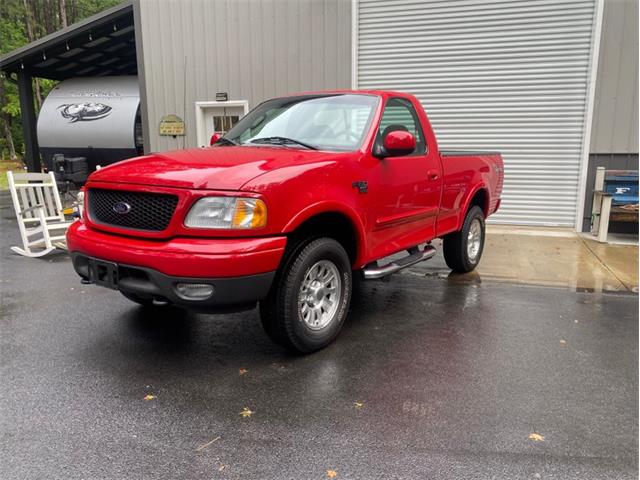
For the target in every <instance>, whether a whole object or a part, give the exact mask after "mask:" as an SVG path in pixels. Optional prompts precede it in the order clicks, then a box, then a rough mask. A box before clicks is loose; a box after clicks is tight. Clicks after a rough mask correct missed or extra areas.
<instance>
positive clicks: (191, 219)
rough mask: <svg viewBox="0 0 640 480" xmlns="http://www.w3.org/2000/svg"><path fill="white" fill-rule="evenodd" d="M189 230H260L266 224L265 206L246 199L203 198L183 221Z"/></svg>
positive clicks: (255, 200)
mask: <svg viewBox="0 0 640 480" xmlns="http://www.w3.org/2000/svg"><path fill="white" fill-rule="evenodd" d="M184 224H185V226H187V227H191V228H226V229H231V228H240V229H250V228H262V227H264V226H265V225H266V224H267V206H266V205H265V204H264V202H263V201H262V200H259V199H257V198H246V197H205V198H201V199H200V200H198V201H197V202H196V203H195V204H194V205H193V206H192V207H191V210H189V213H188V214H187V218H186V219H185V221H184Z"/></svg>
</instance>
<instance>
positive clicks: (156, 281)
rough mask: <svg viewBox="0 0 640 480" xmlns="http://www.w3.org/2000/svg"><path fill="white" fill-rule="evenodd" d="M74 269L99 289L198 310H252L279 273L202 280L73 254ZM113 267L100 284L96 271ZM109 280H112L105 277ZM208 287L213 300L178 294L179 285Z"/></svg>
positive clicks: (210, 297) (265, 294)
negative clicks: (177, 286)
mask: <svg viewBox="0 0 640 480" xmlns="http://www.w3.org/2000/svg"><path fill="white" fill-rule="evenodd" d="M71 258H72V260H73V267H74V268H75V270H76V272H77V273H78V275H80V276H81V277H82V278H83V279H85V280H89V281H91V282H92V283H93V282H95V283H97V284H99V285H103V286H106V287H110V288H113V289H115V290H120V291H123V292H127V293H133V294H135V295H137V296H139V297H142V298H145V299H152V300H157V301H161V302H169V303H171V304H174V305H182V306H185V307H192V308H196V309H207V308H211V309H218V308H221V309H224V308H231V307H239V309H242V308H251V307H253V306H254V305H255V303H256V301H258V300H262V299H264V298H265V297H266V296H267V294H268V293H269V289H270V288H271V283H272V282H273V277H274V276H275V272H266V273H259V274H256V275H247V276H242V277H229V278H200V277H195V278H194V277H175V276H171V275H165V274H163V273H161V272H158V271H157V270H153V269H151V268H143V267H138V266H133V265H125V264H117V263H113V262H108V263H107V262H103V261H102V260H101V259H97V258H92V257H88V256H86V255H83V254H81V253H77V252H76V253H72V254H71ZM105 265H109V266H112V267H113V271H110V272H108V274H107V275H103V277H102V278H101V279H100V280H97V277H98V276H99V275H97V274H96V268H97V267H102V268H104V266H105ZM107 276H108V277H109V278H108V279H107V278H105V277H107ZM184 283H187V284H206V285H211V286H212V287H213V293H212V294H211V296H209V297H207V298H205V299H188V298H185V297H184V296H182V295H180V294H179V293H178V291H177V290H176V285H178V284H184Z"/></svg>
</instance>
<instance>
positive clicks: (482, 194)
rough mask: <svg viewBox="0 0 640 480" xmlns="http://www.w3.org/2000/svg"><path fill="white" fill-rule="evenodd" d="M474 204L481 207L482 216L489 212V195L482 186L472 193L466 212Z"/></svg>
mask: <svg viewBox="0 0 640 480" xmlns="http://www.w3.org/2000/svg"><path fill="white" fill-rule="evenodd" d="M474 205H477V206H479V207H480V208H481V209H482V212H483V213H484V216H485V218H486V217H487V214H488V213H489V195H487V191H486V190H485V189H484V188H481V189H480V190H478V191H477V192H476V193H475V194H474V195H473V198H472V199H471V201H470V202H469V207H468V208H467V212H468V211H469V210H470V209H471V207H473V206H474Z"/></svg>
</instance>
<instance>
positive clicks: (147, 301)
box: [120, 290, 153, 307]
mask: <svg viewBox="0 0 640 480" xmlns="http://www.w3.org/2000/svg"><path fill="white" fill-rule="evenodd" d="M120 293H121V294H122V295H123V296H124V297H125V298H127V299H128V300H131V301H132V302H135V303H137V304H139V305H142V306H143V307H151V306H153V299H152V298H148V297H141V296H140V295H136V294H135V293H131V292H125V291H124V290H120Z"/></svg>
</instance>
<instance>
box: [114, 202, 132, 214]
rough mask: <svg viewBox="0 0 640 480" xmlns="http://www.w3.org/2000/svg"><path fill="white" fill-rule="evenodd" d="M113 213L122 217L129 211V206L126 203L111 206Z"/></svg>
mask: <svg viewBox="0 0 640 480" xmlns="http://www.w3.org/2000/svg"><path fill="white" fill-rule="evenodd" d="M113 211H114V212H116V213H117V214H118V215H124V214H126V213H129V212H130V211H131V205H129V204H128V203H126V202H118V203H116V204H115V205H114V206H113Z"/></svg>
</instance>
